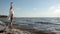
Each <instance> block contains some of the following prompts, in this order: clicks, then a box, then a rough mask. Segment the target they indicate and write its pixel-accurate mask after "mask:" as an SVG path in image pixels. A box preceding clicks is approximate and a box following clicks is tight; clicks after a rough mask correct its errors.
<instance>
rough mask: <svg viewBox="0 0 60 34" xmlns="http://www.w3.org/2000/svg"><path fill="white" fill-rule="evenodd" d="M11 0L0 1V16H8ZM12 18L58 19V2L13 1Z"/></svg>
mask: <svg viewBox="0 0 60 34" xmlns="http://www.w3.org/2000/svg"><path fill="white" fill-rule="evenodd" d="M10 2H11V0H0V15H9V9H10ZM13 7H14V17H60V0H13Z"/></svg>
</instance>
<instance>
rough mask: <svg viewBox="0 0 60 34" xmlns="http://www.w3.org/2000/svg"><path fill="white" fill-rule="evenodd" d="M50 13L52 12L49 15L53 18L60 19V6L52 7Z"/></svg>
mask: <svg viewBox="0 0 60 34" xmlns="http://www.w3.org/2000/svg"><path fill="white" fill-rule="evenodd" d="M49 11H50V13H49V15H50V16H51V17H60V6H59V5H57V6H51V7H50V8H49Z"/></svg>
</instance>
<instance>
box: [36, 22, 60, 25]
mask: <svg viewBox="0 0 60 34" xmlns="http://www.w3.org/2000/svg"><path fill="white" fill-rule="evenodd" d="M35 23H40V24H53V25H60V23H51V22H35Z"/></svg>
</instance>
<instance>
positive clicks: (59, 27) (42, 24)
mask: <svg viewBox="0 0 60 34" xmlns="http://www.w3.org/2000/svg"><path fill="white" fill-rule="evenodd" d="M0 21H3V22H8V21H9V20H8V18H0ZM13 23H14V24H16V25H17V26H19V27H23V28H34V29H37V30H42V31H44V30H50V31H54V32H56V33H57V34H59V33H60V18H56V17H54V18H49V17H43V18H27V17H24V18H14V20H13Z"/></svg>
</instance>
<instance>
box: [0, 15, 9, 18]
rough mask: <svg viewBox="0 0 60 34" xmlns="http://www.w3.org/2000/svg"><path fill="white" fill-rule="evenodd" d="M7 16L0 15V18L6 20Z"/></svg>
mask: <svg viewBox="0 0 60 34" xmlns="http://www.w3.org/2000/svg"><path fill="white" fill-rule="evenodd" d="M7 17H8V16H7V15H0V18H7Z"/></svg>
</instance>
